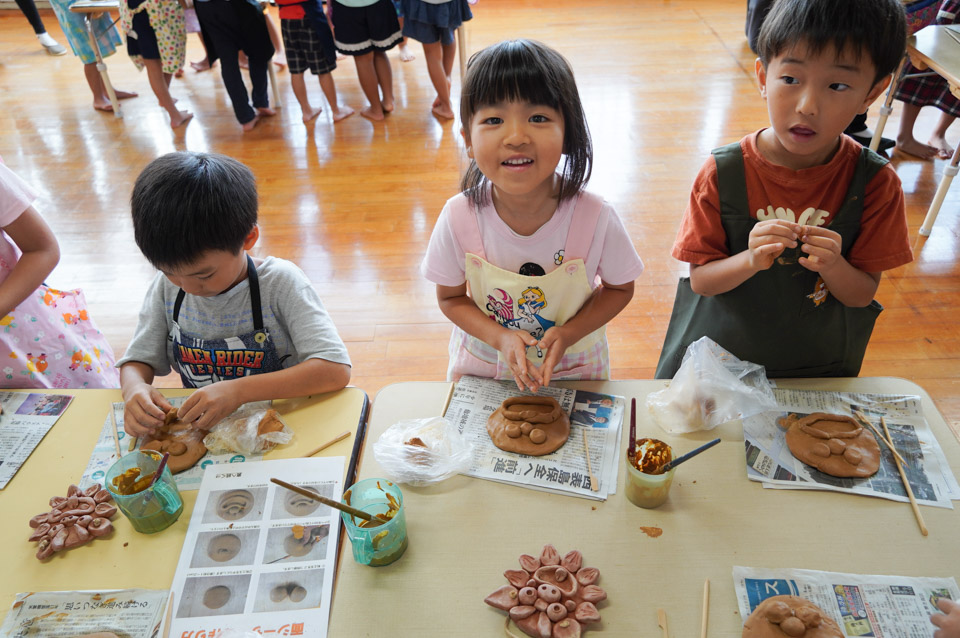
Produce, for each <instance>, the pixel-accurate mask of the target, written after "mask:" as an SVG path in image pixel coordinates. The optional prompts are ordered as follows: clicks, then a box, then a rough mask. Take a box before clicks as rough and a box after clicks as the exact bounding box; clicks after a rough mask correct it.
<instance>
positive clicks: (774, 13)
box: [757, 0, 907, 83]
mask: <svg viewBox="0 0 960 638" xmlns="http://www.w3.org/2000/svg"><path fill="white" fill-rule="evenodd" d="M800 42H802V43H803V44H805V45H806V46H808V47H810V49H811V50H812V51H813V52H815V53H819V52H821V51H823V50H824V49H825V48H826V47H828V46H832V47H833V48H834V49H836V51H837V52H838V53H839V52H841V51H843V50H844V47H848V46H849V47H850V48H851V49H852V50H853V52H854V54H855V55H857V56H858V57H859V56H861V55H863V54H864V53H866V54H868V55H869V56H870V60H871V61H872V62H873V66H874V67H876V70H877V74H876V77H875V79H874V83H876V82H879V81H880V80H881V79H883V78H884V77H885V76H887V75H889V74H891V73H893V71H894V70H896V68H897V66H898V65H899V64H900V60H901V59H902V58H903V53H904V49H905V48H906V45H907V23H906V17H905V15H904V11H903V4H902V3H901V2H900V0H777V2H776V3H774V5H773V7H772V8H771V9H770V13H768V14H767V17H766V18H765V19H764V21H763V26H762V27H761V28H760V37H759V39H758V41H757V53H758V54H759V55H760V60H761V61H762V62H763V65H764V67H766V66H767V63H768V62H770V60H772V59H773V58H775V57H777V56H778V55H780V54H781V53H783V52H785V51H786V50H788V49H790V48H791V47H792V46H794V45H796V44H797V43H800Z"/></svg>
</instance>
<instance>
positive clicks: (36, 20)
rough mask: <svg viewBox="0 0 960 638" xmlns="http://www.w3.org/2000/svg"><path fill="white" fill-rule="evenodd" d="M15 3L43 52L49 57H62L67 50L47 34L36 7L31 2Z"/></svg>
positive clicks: (27, 0) (28, 0) (20, 1)
mask: <svg viewBox="0 0 960 638" xmlns="http://www.w3.org/2000/svg"><path fill="white" fill-rule="evenodd" d="M16 2H17V6H18V7H20V11H22V12H23V15H24V17H25V18H26V19H27V21H28V22H29V23H30V26H31V27H33V32H34V33H36V34H37V40H39V41H40V44H41V45H42V46H43V48H44V50H45V51H46V52H47V53H49V54H50V55H63V54H64V53H66V52H67V49H66V48H65V47H64V46H63V45H62V44H60V43H59V42H57V41H56V40H54V39H53V38H52V37H51V36H50V34H49V33H47V28H46V27H45V26H43V20H42V19H41V18H40V12H39V11H37V5H36V4H34V2H33V0H16Z"/></svg>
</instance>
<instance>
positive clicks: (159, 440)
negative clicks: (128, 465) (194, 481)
mask: <svg viewBox="0 0 960 638" xmlns="http://www.w3.org/2000/svg"><path fill="white" fill-rule="evenodd" d="M207 434H208V433H207V432H206V431H204V430H200V429H198V428H195V427H193V426H192V425H190V424H189V423H184V422H183V421H181V420H180V419H178V418H177V408H170V411H169V412H167V416H166V417H165V418H164V419H163V427H161V428H160V429H159V430H158V431H157V432H156V434H155V435H154V436H147V437H144V439H143V444H142V445H141V446H140V449H141V450H154V451H156V452H160V453H161V454H162V453H164V452H169V453H170V458H169V459H168V460H167V467H169V468H170V471H171V472H173V473H174V474H176V473H177V472H182V471H184V470H189V469H190V468H191V467H193V466H194V465H196V464H197V461H199V460H200V459H202V458H203V455H204V454H206V453H207V446H206V445H204V444H203V437H205V436H206V435H207Z"/></svg>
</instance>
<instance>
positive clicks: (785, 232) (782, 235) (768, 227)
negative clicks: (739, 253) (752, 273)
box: [747, 219, 800, 271]
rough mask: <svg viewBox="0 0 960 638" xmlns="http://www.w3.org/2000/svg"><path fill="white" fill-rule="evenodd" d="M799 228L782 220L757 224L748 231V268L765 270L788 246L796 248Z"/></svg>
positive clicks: (771, 220)
mask: <svg viewBox="0 0 960 638" xmlns="http://www.w3.org/2000/svg"><path fill="white" fill-rule="evenodd" d="M799 230H800V226H799V225H798V224H794V223H793V222H788V221H786V220H783V219H770V220H767V221H763V222H759V223H757V224H756V225H755V226H754V227H753V230H751V231H750V238H749V239H748V240H747V246H748V248H747V250H749V251H750V267H751V268H755V269H756V270H758V271H760V270H767V269H768V268H770V266H772V265H773V260H775V259H776V258H777V257H779V256H780V253H782V252H783V251H784V249H785V248H787V247H788V246H789V247H790V248H796V246H797V237H798V236H799Z"/></svg>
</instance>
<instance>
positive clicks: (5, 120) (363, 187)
mask: <svg viewBox="0 0 960 638" xmlns="http://www.w3.org/2000/svg"><path fill="white" fill-rule="evenodd" d="M744 4H745V3H744V2H743V0H714V1H713V2H709V3H704V2H699V1H697V0H671V1H669V2H653V1H647V2H642V3H638V2H635V1H634V0H593V1H592V2H589V3H587V4H586V5H585V4H584V3H583V2H582V1H581V0H576V1H575V0H551V1H550V2H545V1H539V2H538V1H534V0H482V1H481V2H480V3H479V4H477V5H474V12H475V19H474V20H473V21H472V22H471V23H470V26H469V40H470V42H469V44H470V49H471V50H474V51H475V50H477V49H479V48H482V47H484V46H486V45H488V44H491V43H493V42H496V41H498V40H501V39H505V38H512V37H530V38H536V39H539V40H543V41H545V42H547V43H549V44H551V45H552V46H554V47H555V48H557V49H559V50H560V51H561V52H562V53H563V54H564V55H566V56H567V57H568V58H569V60H570V61H571V63H572V64H573V67H574V69H575V71H576V74H577V78H578V83H579V87H580V91H581V95H582V97H583V101H584V106H585V109H586V112H587V115H588V118H589V122H590V126H591V130H592V133H593V137H594V141H595V152H596V165H595V170H594V177H593V179H592V180H591V183H590V185H591V187H592V188H593V189H595V190H596V191H598V192H600V193H602V194H603V195H604V196H605V197H606V198H607V199H608V200H610V201H611V202H612V203H613V204H614V205H615V206H616V208H617V210H618V211H619V213H620V215H621V216H622V217H623V219H624V221H625V223H626V227H627V229H628V230H629V232H630V233H631V235H632V237H633V240H634V242H635V244H636V246H637V249H638V251H639V252H640V254H641V256H642V257H643V259H644V261H645V263H646V271H645V272H644V274H643V275H642V276H641V277H640V278H639V279H638V280H637V292H636V295H635V297H634V299H633V301H632V303H631V304H630V306H629V307H628V308H627V309H626V310H625V311H624V312H623V313H622V314H621V315H620V316H618V317H617V318H616V319H615V320H614V321H613V322H612V324H611V326H610V328H609V332H608V334H609V339H610V343H611V346H612V348H611V351H612V362H613V376H614V378H618V379H624V378H649V377H651V376H652V375H653V370H654V366H655V365H656V361H657V357H658V355H659V351H660V345H661V343H662V340H663V335H664V332H665V330H666V325H667V320H668V318H669V315H670V309H671V306H672V303H673V297H674V290H675V284H676V280H677V277H678V275H680V274H681V273H685V272H686V265H685V264H681V263H679V262H677V261H675V260H673V259H672V258H670V256H669V250H670V246H671V244H672V242H673V238H674V235H675V233H676V230H677V227H678V224H679V220H680V215H681V213H682V212H683V209H684V206H685V204H686V200H687V197H688V194H689V189H690V185H691V183H692V180H693V178H694V175H695V174H696V172H697V170H698V168H699V167H700V165H701V163H702V162H703V160H704V158H705V157H706V156H707V154H708V153H709V151H710V149H712V148H714V147H716V146H718V145H720V144H724V143H727V142H729V141H733V140H736V139H739V138H740V137H741V136H743V135H744V134H746V133H748V132H749V131H752V130H754V129H756V128H758V127H760V126H763V125H765V123H766V121H767V118H766V109H765V106H764V103H763V102H762V101H761V99H760V97H759V95H758V91H757V86H756V80H755V78H754V73H753V68H754V64H753V61H754V56H753V54H751V53H750V51H749V49H748V48H747V45H746V43H745V40H744V35H743V24H744ZM44 19H45V22H46V24H47V27H48V30H49V31H50V32H51V33H52V34H53V35H54V36H55V37H57V38H58V39H59V40H60V41H61V42H64V40H63V38H62V33H61V31H60V29H59V27H58V25H57V22H56V20H55V18H54V16H53V15H52V13H50V12H45V13H44ZM189 38H190V40H189V44H188V53H187V55H188V59H190V60H196V59H198V58H200V57H202V50H201V49H200V46H199V43H198V41H197V40H196V39H195V38H196V36H195V35H191V36H189ZM411 47H412V49H413V50H414V51H416V52H417V54H418V55H417V59H416V60H414V61H413V62H408V63H402V62H400V61H399V59H398V58H397V55H396V52H395V51H394V52H391V54H390V56H391V60H392V63H393V70H394V79H395V86H396V94H397V96H398V103H397V109H396V111H395V112H394V113H393V114H392V115H390V116H389V117H388V119H387V121H386V122H384V123H378V124H373V123H371V122H369V121H367V120H364V119H363V118H361V117H359V116H353V117H351V118H349V119H347V120H345V121H343V122H341V123H339V124H337V125H336V126H334V125H333V124H332V122H331V121H330V120H329V118H328V115H327V113H326V112H324V113H323V114H321V115H320V117H319V118H318V119H317V120H316V121H315V122H314V123H311V124H310V125H307V126H305V125H304V124H303V123H302V122H301V120H300V109H299V107H298V105H297V103H296V100H295V99H294V96H293V93H292V90H291V88H290V76H289V73H288V72H286V71H282V72H280V73H278V80H279V84H280V91H281V95H282V99H283V108H282V109H281V111H280V113H279V115H278V116H277V117H275V118H272V119H270V120H268V121H265V122H263V123H262V124H261V125H260V126H258V127H257V128H256V129H255V130H254V131H253V132H251V133H248V134H243V133H242V132H241V130H240V127H239V125H238V124H237V122H236V121H235V120H234V117H233V114H232V111H231V109H230V105H229V101H228V99H227V95H226V92H225V91H224V89H223V87H222V84H221V81H220V78H219V73H218V72H217V71H215V72H212V73H211V72H206V73H195V72H193V71H192V70H188V71H187V72H186V74H185V76H184V77H183V78H182V79H176V80H174V82H173V87H172V93H173V95H174V97H177V98H179V100H180V102H179V103H180V105H181V106H182V108H187V109H190V110H191V111H193V112H194V113H195V114H196V117H195V118H194V120H193V121H192V122H191V123H190V124H189V125H188V126H187V127H186V129H185V130H178V131H176V132H172V131H171V130H170V128H169V127H168V123H167V117H166V114H165V113H164V111H162V110H161V108H160V107H159V106H158V105H157V101H156V99H155V98H154V96H153V95H152V93H151V91H150V87H149V84H148V82H147V77H146V74H142V73H137V71H136V70H135V68H134V67H133V65H132V64H131V63H130V61H129V59H128V58H127V56H126V54H125V52H121V53H119V54H117V55H115V56H113V57H111V58H109V59H108V65H109V70H110V75H111V78H112V79H113V80H114V84H115V85H117V86H119V87H121V88H124V89H127V90H136V91H139V92H140V97H139V98H137V99H134V100H130V101H127V102H125V103H124V108H123V110H124V117H123V119H115V118H114V117H113V116H112V115H108V114H105V113H101V112H96V111H94V110H93V109H92V108H91V105H90V103H91V99H90V93H89V91H88V89H87V86H86V84H85V81H84V78H83V73H82V67H81V65H80V62H79V61H78V60H77V59H76V58H75V57H73V56H72V55H69V54H68V55H66V56H63V57H59V58H54V57H49V56H47V55H46V54H45V53H44V52H43V50H42V49H41V48H40V46H39V45H38V44H37V41H36V39H35V37H34V36H33V34H32V32H31V30H30V28H29V26H28V24H27V22H26V20H25V19H24V18H23V16H22V15H21V14H20V13H19V12H16V11H5V12H0V91H2V97H0V103H2V108H0V155H2V156H3V159H4V160H5V161H6V163H7V164H8V165H10V166H11V167H12V168H13V169H14V170H15V171H17V172H18V173H19V174H20V175H21V176H22V177H24V178H25V179H26V180H28V181H29V182H30V183H32V184H33V185H34V186H35V187H36V188H37V189H39V191H40V192H41V197H40V201H39V204H38V207H39V209H40V210H41V211H42V212H43V213H44V215H45V216H46V218H47V220H48V222H49V223H50V225H51V226H52V227H53V229H54V231H55V232H56V234H57V237H58V238H59V240H60V245H61V250H62V253H63V257H62V259H61V262H60V265H59V266H58V267H57V269H56V271H54V273H53V275H52V276H51V277H50V283H51V284H52V285H55V286H57V287H75V286H82V287H83V288H84V290H85V291H86V294H87V299H88V301H89V304H90V306H91V308H92V312H93V316H94V317H95V319H96V321H97V322H98V323H99V325H100V327H101V329H102V330H103V331H104V332H105V333H106V334H107V336H108V337H109V339H110V342H111V343H112V345H113V347H114V349H115V350H116V352H117V353H118V354H120V353H122V352H123V350H124V348H125V347H126V344H127V342H128V341H129V339H130V337H131V335H132V334H133V330H134V327H135V324H136V320H137V312H138V309H139V306H140V301H141V298H142V296H143V292H144V290H145V288H146V285H147V282H148V281H149V280H150V278H151V277H152V276H153V269H152V268H151V267H150V266H149V265H148V264H147V263H146V262H145V261H144V259H143V258H142V257H141V256H140V254H139V252H138V251H137V247H136V245H135V244H134V242H133V236H132V232H131V224H130V221H129V204H128V201H129V196H130V189H131V187H132V184H133V181H134V178H135V177H136V175H137V173H138V172H139V171H140V169H141V168H142V167H143V166H144V165H145V164H146V163H147V162H149V161H150V160H152V159H153V158H155V157H157V156H158V155H160V154H162V153H166V152H168V151H173V150H177V149H190V150H202V151H216V152H220V153H226V154H228V155H232V156H234V157H236V158H238V159H240V160H242V161H243V162H245V163H247V164H248V165H249V166H250V167H251V168H252V169H253V171H254V173H255V174H256V175H257V177H258V180H259V185H260V195H261V223H262V234H261V240H260V242H259V244H258V245H257V246H256V248H255V249H254V253H255V254H257V255H268V254H272V255H276V256H279V257H285V258H287V259H291V260H293V261H295V262H297V263H298V264H299V265H300V266H301V267H302V268H303V269H304V270H305V271H306V273H307V275H308V276H309V277H310V278H311V280H312V281H313V282H314V283H315V284H316V287H317V289H318V290H319V292H320V294H321V296H322V297H323V299H324V301H325V303H326V304H327V307H328V308H329V310H330V312H331V314H332V315H333V318H334V320H335V321H336V323H337V326H338V327H339V328H340V331H341V334H342V336H343V338H344V340H345V341H346V343H347V347H348V348H349V350H350V355H351V357H352V359H353V363H354V369H353V383H354V384H356V385H358V386H360V387H361V388H364V389H365V390H367V392H369V393H370V395H371V396H373V395H374V394H375V393H376V391H377V390H379V389H380V388H381V387H383V386H384V385H386V384H389V383H393V382H397V381H404V380H441V379H443V377H444V373H445V369H446V362H447V353H446V347H447V337H448V334H449V331H450V324H449V323H448V322H447V321H446V319H445V318H444V317H443V315H442V314H441V313H440V311H439V310H438V308H437V304H436V301H435V297H434V289H433V286H432V284H429V283H428V282H426V281H425V280H423V279H421V277H420V275H419V271H418V266H419V262H420V258H421V255H422V253H423V251H424V248H425V246H426V244H427V241H428V239H429V236H430V231H431V229H432V228H433V224H434V221H435V220H436V217H437V214H438V213H439V211H440V208H441V206H442V205H443V203H444V201H445V200H446V199H447V198H448V197H450V196H452V195H453V194H455V192H456V188H457V180H458V176H459V174H460V171H461V169H462V168H463V166H464V164H465V156H464V153H463V147H462V144H461V140H460V136H459V124H458V123H457V122H449V121H447V122H441V121H438V120H436V119H435V118H434V117H432V116H431V114H430V104H431V102H432V100H433V97H434V94H433V91H432V87H431V85H430V81H429V78H428V76H427V72H426V65H425V64H424V62H423V56H422V52H421V51H420V50H419V45H418V44H417V43H415V42H412V43H411ZM455 76H456V73H455ZM334 77H335V79H336V82H337V87H338V89H339V91H340V95H341V97H342V101H343V102H345V103H346V104H348V105H350V106H352V107H353V108H355V109H359V108H360V107H361V106H363V103H362V94H361V92H360V89H359V85H358V83H357V79H356V73H355V70H354V68H353V64H352V62H351V61H350V60H343V61H341V62H340V67H339V68H338V69H337V70H336V71H335V72H334ZM308 80H309V81H308V87H309V89H310V93H311V98H312V99H313V101H314V103H315V104H316V103H322V99H323V98H322V95H321V93H320V90H319V85H318V84H317V83H316V81H315V79H314V78H312V77H308ZM458 90H459V78H457V77H455V78H454V92H455V93H456V92H458ZM927 110H929V109H927ZM873 114H874V115H875V114H876V108H874V109H873ZM898 115H899V104H898V105H897V108H896V109H895V112H894V115H893V117H892V118H891V121H890V123H889V124H888V129H887V130H888V132H893V131H895V130H896V127H897V124H898V119H897V118H898ZM935 119H936V113H926V110H925V112H924V114H923V115H922V116H921V120H920V122H919V124H918V129H919V135H920V136H925V135H927V134H928V133H929V130H930V129H931V128H932V126H933V123H934V121H935ZM956 128H957V127H955V129H956ZM958 135H960V134H958V133H957V131H956V130H954V131H951V133H950V139H951V140H955V138H956V137H957V136H958ZM921 139H926V137H921ZM893 160H894V163H895V165H896V167H897V171H898V172H899V174H900V177H901V179H902V180H903V186H904V190H905V191H906V197H907V214H908V221H909V224H910V229H911V233H912V235H913V236H914V237H916V236H917V229H918V227H919V225H920V222H921V221H922V218H923V214H924V212H925V210H926V206H927V204H928V203H929V201H930V200H931V199H932V196H933V191H934V189H935V185H936V180H937V179H938V177H939V175H940V173H941V171H942V170H943V168H944V163H943V162H940V161H938V162H930V161H919V160H916V159H914V158H911V157H908V156H898V155H896V154H895V155H894V157H893ZM958 210H960V186H956V187H955V188H954V191H953V192H952V193H950V194H949V195H948V197H947V200H946V202H945V204H944V206H943V210H942V211H941V214H940V218H939V220H938V221H937V224H936V226H935V228H934V230H933V235H932V236H931V237H930V238H929V239H928V240H926V242H925V243H921V244H919V245H918V246H917V248H916V261H915V262H914V263H912V264H910V265H908V266H905V267H903V268H900V269H898V270H895V271H892V272H890V273H887V274H886V275H885V276H884V278H883V281H882V283H881V285H880V291H879V293H878V299H879V301H880V302H881V303H882V304H883V305H884V306H886V312H884V313H883V315H882V316H881V318H880V320H879V322H878V325H877V328H876V331H875V332H874V335H873V339H872V341H871V342H870V347H869V349H868V351H867V357H866V361H865V363H864V366H863V370H862V374H863V375H873V376H899V377H905V378H908V379H912V380H914V381H916V382H917V383H919V384H921V385H922V386H923V387H925V388H926V389H927V390H928V391H929V392H930V394H931V395H932V396H933V397H934V398H935V399H936V401H937V404H938V405H939V407H940V409H941V411H942V412H943V413H944V416H945V417H946V418H947V420H948V422H950V423H951V424H952V426H953V427H954V428H957V427H958V426H960V337H958V329H957V326H958V317H960V278H958V274H960V265H958V256H960V243H958V232H960V214H958ZM165 382H166V383H167V384H168V385H170V384H173V385H175V384H176V383H177V381H176V380H174V379H167V380H165Z"/></svg>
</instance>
